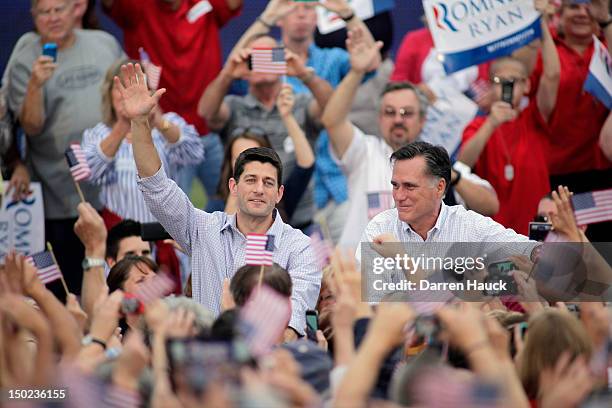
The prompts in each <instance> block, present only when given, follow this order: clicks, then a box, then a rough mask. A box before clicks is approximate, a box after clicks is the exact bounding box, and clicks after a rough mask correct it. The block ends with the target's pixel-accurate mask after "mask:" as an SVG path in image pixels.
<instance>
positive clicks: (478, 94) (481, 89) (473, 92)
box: [468, 78, 491, 103]
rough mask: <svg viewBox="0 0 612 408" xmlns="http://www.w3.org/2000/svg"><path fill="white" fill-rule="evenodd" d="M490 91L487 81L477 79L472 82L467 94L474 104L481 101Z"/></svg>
mask: <svg viewBox="0 0 612 408" xmlns="http://www.w3.org/2000/svg"><path fill="white" fill-rule="evenodd" d="M490 89H491V84H490V83H489V81H487V80H485V79H484V78H478V79H477V80H476V81H474V82H472V84H471V85H470V88H469V89H468V94H470V96H471V97H472V99H473V100H474V101H476V103H478V102H479V101H480V100H482V99H483V98H484V97H485V96H486V95H487V94H488V93H489V90H490Z"/></svg>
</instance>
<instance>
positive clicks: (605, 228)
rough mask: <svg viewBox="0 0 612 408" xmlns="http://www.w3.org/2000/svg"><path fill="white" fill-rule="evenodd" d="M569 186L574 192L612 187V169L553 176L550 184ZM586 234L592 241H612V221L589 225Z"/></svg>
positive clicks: (554, 188)
mask: <svg viewBox="0 0 612 408" xmlns="http://www.w3.org/2000/svg"><path fill="white" fill-rule="evenodd" d="M559 185H564V186H567V187H568V188H569V189H570V191H571V192H573V193H574V194H579V193H586V192H588V191H597V190H607V189H609V188H612V169H608V170H591V171H584V172H580V173H571V174H564V175H561V176H551V177H550V186H551V187H552V188H553V190H556V189H557V186H559ZM586 236H587V238H588V239H589V240H590V241H591V242H612V222H611V221H607V222H600V223H597V224H591V225H589V226H588V227H587V230H586Z"/></svg>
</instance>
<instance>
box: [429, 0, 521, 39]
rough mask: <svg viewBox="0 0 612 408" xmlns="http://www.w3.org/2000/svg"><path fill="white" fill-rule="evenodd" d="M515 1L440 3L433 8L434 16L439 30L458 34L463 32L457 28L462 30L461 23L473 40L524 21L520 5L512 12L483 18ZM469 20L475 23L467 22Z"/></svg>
mask: <svg viewBox="0 0 612 408" xmlns="http://www.w3.org/2000/svg"><path fill="white" fill-rule="evenodd" d="M515 1H516V0H459V1H456V2H453V3H451V4H450V5H447V4H444V3H438V4H436V5H435V6H433V14H434V18H435V20H436V26H437V27H438V28H440V29H442V30H446V29H450V30H451V31H454V32H458V31H461V30H460V29H457V27H459V28H461V23H463V25H464V26H466V27H467V30H468V31H469V33H470V35H471V36H472V38H476V37H479V36H483V35H487V34H488V33H491V32H493V31H497V30H499V29H500V28H502V27H506V26H508V25H510V24H514V23H515V21H516V20H524V15H523V11H522V9H521V7H520V5H517V6H516V7H515V8H513V9H512V10H504V11H503V12H499V13H497V14H495V15H492V16H491V15H489V16H486V17H484V16H481V15H482V14H483V13H487V12H490V11H492V10H495V9H497V8H499V7H500V6H506V5H509V4H511V3H514V2H515ZM468 19H469V20H473V21H466V20H468ZM466 23H467V24H466Z"/></svg>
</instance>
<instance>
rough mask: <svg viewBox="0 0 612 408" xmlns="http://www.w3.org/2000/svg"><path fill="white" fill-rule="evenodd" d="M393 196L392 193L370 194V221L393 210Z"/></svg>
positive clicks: (378, 192)
mask: <svg viewBox="0 0 612 408" xmlns="http://www.w3.org/2000/svg"><path fill="white" fill-rule="evenodd" d="M393 204H394V203H393V194H392V193H391V192H390V191H377V192H372V193H368V219H370V220H371V219H372V218H374V217H376V216H377V215H378V214H379V213H381V212H383V211H387V210H389V209H391V208H393Z"/></svg>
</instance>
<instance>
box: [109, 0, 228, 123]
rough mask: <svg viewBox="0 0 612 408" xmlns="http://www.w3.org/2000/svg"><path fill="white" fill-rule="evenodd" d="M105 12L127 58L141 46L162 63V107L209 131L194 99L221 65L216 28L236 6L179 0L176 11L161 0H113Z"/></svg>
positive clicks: (217, 1) (137, 55)
mask: <svg viewBox="0 0 612 408" xmlns="http://www.w3.org/2000/svg"><path fill="white" fill-rule="evenodd" d="M107 12H108V13H109V15H110V16H111V18H112V19H113V20H114V21H115V22H116V23H117V24H118V25H119V26H120V27H121V28H122V29H123V34H124V41H125V50H126V52H127V54H128V55H129V56H130V58H133V59H140V53H139V51H138V49H139V48H140V47H142V48H143V49H144V50H145V51H146V52H147V53H148V54H149V57H150V58H151V62H153V63H154V64H155V65H158V66H161V67H162V74H161V79H160V83H159V87H160V88H166V89H167V92H166V93H165V94H164V96H163V97H162V98H161V100H160V106H161V108H162V109H163V110H164V111H166V112H168V111H171V112H176V113H178V114H179V115H181V116H182V117H183V118H184V119H185V120H186V121H187V122H189V123H191V124H192V125H195V126H196V128H197V129H198V132H199V133H200V134H201V135H205V134H207V133H208V127H207V126H206V123H205V122H204V119H202V118H201V117H200V116H199V115H198V114H197V107H198V101H199V100H200V96H202V93H203V92H204V90H205V89H206V87H207V86H208V84H209V83H210V82H212V80H213V79H215V77H216V76H217V74H218V73H219V71H220V70H221V66H222V56H221V44H220V37H219V29H220V28H221V27H222V26H223V25H224V24H225V23H227V22H228V21H229V20H230V19H231V18H232V17H234V16H236V15H237V14H238V13H239V12H240V9H237V10H234V11H232V10H230V9H229V7H228V6H227V4H226V2H225V0H208V1H206V0H204V1H200V0H183V1H181V3H180V5H179V7H178V9H177V10H176V11H173V10H172V8H171V6H170V4H167V3H165V2H163V1H160V0H114V2H113V6H112V7H111V8H110V9H108V10H107Z"/></svg>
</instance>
